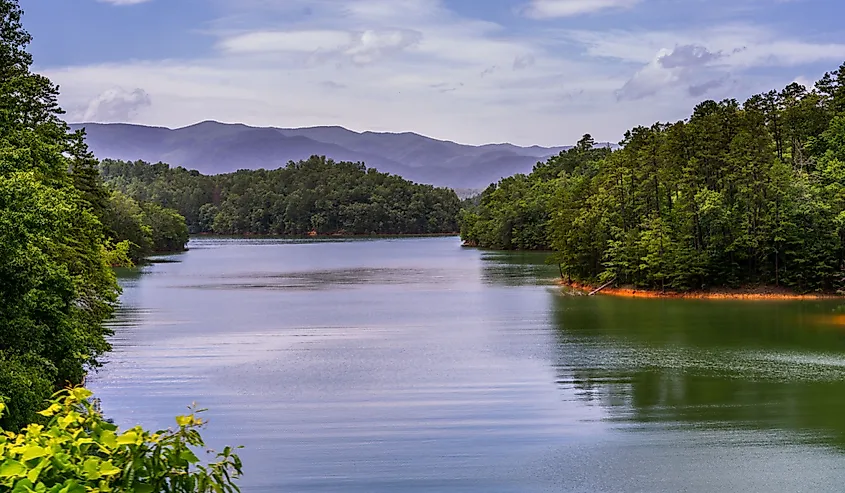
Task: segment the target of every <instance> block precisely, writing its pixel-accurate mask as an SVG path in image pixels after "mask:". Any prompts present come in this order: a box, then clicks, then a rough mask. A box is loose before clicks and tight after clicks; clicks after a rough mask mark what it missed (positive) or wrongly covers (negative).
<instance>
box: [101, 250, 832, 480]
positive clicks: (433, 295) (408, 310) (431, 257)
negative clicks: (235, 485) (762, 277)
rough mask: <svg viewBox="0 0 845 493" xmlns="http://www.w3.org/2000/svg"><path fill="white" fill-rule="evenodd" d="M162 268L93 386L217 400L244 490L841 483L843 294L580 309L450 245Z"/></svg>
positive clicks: (523, 265)
mask: <svg viewBox="0 0 845 493" xmlns="http://www.w3.org/2000/svg"><path fill="white" fill-rule="evenodd" d="M163 260H166V261H164V262H158V263H154V264H152V265H148V266H146V267H143V268H142V269H140V270H138V271H134V272H129V273H124V275H122V278H121V284H122V286H123V288H124V293H123V297H122V307H121V309H120V310H119V313H118V314H117V317H116V320H115V321H114V329H115V336H114V337H113V344H114V351H113V352H112V353H110V354H109V355H108V356H107V357H106V358H105V359H106V364H105V366H104V367H103V368H102V369H101V370H100V371H99V373H97V374H94V375H92V376H91V378H89V382H90V387H91V388H92V389H93V390H94V391H95V392H96V395H97V396H98V397H100V398H101V399H102V407H103V411H104V412H105V413H106V414H107V415H108V416H109V417H112V418H114V419H115V421H116V422H117V423H118V424H119V425H121V426H133V425H136V424H142V425H144V426H146V427H151V428H156V429H158V428H166V427H168V426H171V425H172V424H173V423H174V422H173V417H174V416H175V415H177V414H181V413H183V412H184V411H185V410H186V406H188V405H190V404H191V403H192V402H193V401H196V402H197V403H198V404H199V405H200V406H201V407H207V408H209V411H208V412H207V413H206V417H207V418H208V419H209V421H210V423H209V426H208V428H207V429H206V430H205V432H204V436H205V437H206V438H207V441H208V442H209V444H210V445H211V446H213V447H216V448H218V449H219V448H221V447H222V446H223V445H226V444H231V445H243V446H244V447H245V448H244V449H243V450H242V451H241V457H242V458H243V460H244V463H245V474H246V476H245V477H244V479H243V480H242V481H241V483H240V484H241V486H242V488H243V491H244V492H245V493H252V492H274V493H275V492H285V491H291V492H422V491H426V492H543V491H556V492H560V491H563V492H736V491H743V492H756V491H761V492H796V491H813V492H827V491H830V492H833V491H837V492H838V491H842V489H843V487H845V486H843V485H845V303H840V302H837V301H801V302H796V301H789V302H777V301H765V302H747V301H745V302H743V301H709V300H659V299H636V300H633V299H622V298H613V297H605V296H595V297H586V296H566V295H563V294H562V293H561V290H560V289H559V288H557V287H556V286H554V284H553V281H554V278H555V276H556V275H557V267H556V266H552V267H550V266H547V265H544V255H542V254H515V253H497V252H484V251H479V250H475V249H468V248H462V247H461V246H460V241H459V240H458V239H457V238H419V239H379V240H352V241H341V240H338V241H281V240H228V239H193V240H192V241H191V243H190V251H188V252H186V253H184V254H180V255H174V256H169V257H166V258H164V259H163Z"/></svg>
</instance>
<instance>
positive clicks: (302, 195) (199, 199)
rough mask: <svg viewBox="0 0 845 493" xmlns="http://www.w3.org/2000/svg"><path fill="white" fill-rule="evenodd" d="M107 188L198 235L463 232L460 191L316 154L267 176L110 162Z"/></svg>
mask: <svg viewBox="0 0 845 493" xmlns="http://www.w3.org/2000/svg"><path fill="white" fill-rule="evenodd" d="M100 167H101V172H102V175H103V178H104V179H105V181H106V182H107V184H108V185H109V186H111V187H114V188H115V189H117V190H119V191H121V192H122V193H124V194H125V195H128V196H130V197H132V198H134V199H135V200H137V201H139V202H142V203H148V202H149V203H155V204H159V205H161V206H164V207H170V208H173V209H175V210H177V211H179V213H180V214H182V215H183V216H185V218H186V219H187V222H188V226H189V227H190V230H191V232H192V233H217V234H227V235H238V234H258V235H301V234H307V233H310V232H312V231H313V232H316V233H317V234H333V233H345V234H432V233H452V232H456V231H457V230H458V224H457V214H458V211H459V210H460V200H459V199H458V197H457V195H456V194H455V192H454V191H452V190H450V189H446V188H435V187H432V186H430V185H418V184H415V183H412V182H410V181H407V180H404V179H402V178H401V177H398V176H393V175H389V174H387V173H379V172H378V171H376V170H375V169H367V168H366V167H365V166H364V165H363V164H360V163H348V162H334V161H332V160H331V159H326V158H325V157H318V156H314V157H312V158H311V159H308V160H306V161H300V162H298V163H293V162H292V163H290V164H288V165H287V166H285V167H283V168H280V169H276V170H272V171H267V170H257V171H248V170H242V171H238V172H236V173H230V174H224V175H215V176H204V175H201V174H199V173H198V172H196V171H188V170H186V169H184V168H181V167H177V168H171V167H170V166H168V165H167V164H163V163H157V164H148V163H145V162H142V161H137V162H134V163H132V162H124V161H110V160H104V161H103V162H102V163H101V164H100Z"/></svg>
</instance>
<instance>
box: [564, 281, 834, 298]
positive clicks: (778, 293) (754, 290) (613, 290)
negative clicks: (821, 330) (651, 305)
mask: <svg viewBox="0 0 845 493" xmlns="http://www.w3.org/2000/svg"><path fill="white" fill-rule="evenodd" d="M557 284H558V285H560V286H562V287H564V288H568V289H572V290H574V291H577V292H579V293H582V294H588V293H592V292H593V291H595V290H597V289H598V288H599V286H592V285H589V284H583V283H578V282H568V281H565V280H558V281H557ZM597 294H602V295H605V296H616V297H621V298H669V299H707V300H827V299H841V298H845V297H843V296H842V295H839V294H836V293H809V294H800V293H796V292H794V291H791V290H789V289H786V288H782V287H776V286H748V287H745V288H738V289H730V288H720V289H715V290H708V291H689V292H677V291H657V290H649V289H642V288H636V287H633V286H621V287H607V288H605V289H602V290H601V291H600V292H599V293H597Z"/></svg>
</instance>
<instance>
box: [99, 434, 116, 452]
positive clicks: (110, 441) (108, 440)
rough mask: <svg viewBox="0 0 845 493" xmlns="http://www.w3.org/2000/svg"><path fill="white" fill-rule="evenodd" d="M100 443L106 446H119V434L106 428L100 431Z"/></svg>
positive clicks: (111, 447)
mask: <svg viewBox="0 0 845 493" xmlns="http://www.w3.org/2000/svg"><path fill="white" fill-rule="evenodd" d="M100 443H101V444H103V445H105V446H106V447H108V448H110V449H113V448H116V447H117V435H116V434H115V433H114V432H113V431H111V430H106V431H104V432H102V433H100Z"/></svg>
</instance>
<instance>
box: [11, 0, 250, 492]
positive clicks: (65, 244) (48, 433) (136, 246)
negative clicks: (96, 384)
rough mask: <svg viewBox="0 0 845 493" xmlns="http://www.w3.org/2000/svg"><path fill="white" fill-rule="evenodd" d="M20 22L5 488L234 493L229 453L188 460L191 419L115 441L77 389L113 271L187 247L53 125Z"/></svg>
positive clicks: (165, 217) (234, 461) (14, 72)
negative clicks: (114, 188) (111, 184)
mask: <svg viewBox="0 0 845 493" xmlns="http://www.w3.org/2000/svg"><path fill="white" fill-rule="evenodd" d="M22 16H23V12H22V10H21V8H20V6H19V5H18V2H17V0H0V463H2V466H0V469H2V471H0V486H2V489H3V491H15V492H17V491H19V492H24V491H33V492H34V491H40V492H46V491H54V492H59V491H61V492H67V493H81V492H85V491H115V492H130V491H131V492H142V491H146V492H152V491H173V492H183V493H188V492H211V491H216V492H222V491H226V492H233V491H236V486H235V484H234V481H235V480H236V479H237V478H238V477H239V476H240V474H241V463H240V459H239V458H238V456H237V455H236V454H234V453H232V449H230V448H228V447H227V448H225V449H224V450H223V452H221V453H219V454H217V455H216V461H215V462H213V463H208V462H206V464H204V465H203V464H201V463H200V461H199V459H198V458H197V457H196V456H195V455H194V453H193V452H192V451H191V448H196V447H201V446H203V442H202V438H201V437H200V435H199V431H198V429H199V428H200V427H201V426H202V420H201V419H199V418H198V417H197V415H196V413H192V414H190V415H188V416H180V417H178V418H177V420H176V425H177V427H178V428H177V429H176V430H169V431H160V432H157V433H150V432H148V431H146V430H144V429H142V428H140V427H137V428H133V429H130V430H127V431H125V432H123V433H121V432H120V430H118V428H117V427H116V426H114V425H113V424H111V423H110V422H108V421H107V420H106V419H105V418H104V417H103V416H102V415H101V414H100V413H99V411H97V410H96V409H95V408H94V406H93V405H92V403H91V401H90V397H91V393H90V392H89V391H87V390H86V389H84V388H82V387H79V385H80V384H82V383H83V381H84V377H85V375H86V372H87V371H88V370H90V369H91V368H95V367H97V365H98V362H99V358H100V357H101V356H102V355H103V354H104V353H105V352H106V351H108V350H109V349H110V347H109V344H108V342H107V340H106V337H107V336H108V335H109V334H111V331H110V330H109V329H108V328H107V327H106V326H105V325H104V322H105V321H106V320H107V319H108V318H109V317H111V315H112V313H113V311H114V309H115V307H116V304H117V299H118V295H119V292H120V289H119V287H118V284H117V281H116V279H115V274H114V272H113V270H112V266H115V265H128V264H129V263H130V259H129V258H128V256H127V254H129V253H134V254H135V255H142V254H145V253H148V252H152V251H154V250H156V249H179V248H183V247H184V241H183V240H187V233H185V234H183V230H186V227H185V221H184V218H182V217H181V216H179V215H178V214H176V213H175V212H173V211H168V210H165V209H162V208H161V207H158V206H155V205H152V204H146V203H138V202H136V201H134V200H132V199H130V198H128V197H126V196H124V195H122V194H119V193H115V192H111V191H110V190H109V189H108V188H106V187H105V185H104V184H103V183H102V181H101V179H100V176H99V173H98V169H97V161H96V160H95V159H94V158H93V156H92V155H91V153H90V152H88V149H87V146H86V144H85V135H84V133H81V132H74V133H71V132H70V128H69V127H68V125H67V124H66V123H65V122H64V121H63V120H62V118H61V115H62V114H63V112H62V110H61V108H60V107H59V106H58V104H57V98H58V87H57V86H56V85H54V84H53V83H52V82H51V81H50V80H49V79H47V78H46V77H43V76H41V75H38V74H35V73H33V72H32V71H31V66H32V63H33V60H32V56H31V55H30V54H29V52H28V51H27V46H28V45H29V43H30V41H31V37H30V35H29V34H28V33H27V32H26V31H25V30H24V28H23V25H22ZM180 225H181V228H180ZM130 230H132V232H133V235H134V236H132V237H131V238H130V237H127V235H126V233H127V232H129V231H130ZM133 250H134V252H133ZM56 391H60V392H59V393H56ZM18 431H20V432H19V433H18Z"/></svg>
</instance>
